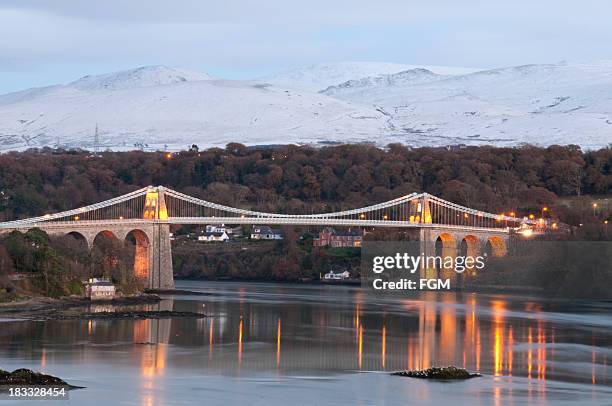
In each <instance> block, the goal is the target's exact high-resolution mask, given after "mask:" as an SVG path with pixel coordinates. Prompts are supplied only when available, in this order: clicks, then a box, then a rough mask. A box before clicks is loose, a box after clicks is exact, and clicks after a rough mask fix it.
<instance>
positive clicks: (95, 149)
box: [94, 123, 100, 155]
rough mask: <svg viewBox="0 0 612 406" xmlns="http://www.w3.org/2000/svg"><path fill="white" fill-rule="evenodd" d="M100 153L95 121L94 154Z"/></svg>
mask: <svg viewBox="0 0 612 406" xmlns="http://www.w3.org/2000/svg"><path fill="white" fill-rule="evenodd" d="M99 153H100V135H99V134H98V123H96V132H95V133H94V154H96V155H98V154H99Z"/></svg>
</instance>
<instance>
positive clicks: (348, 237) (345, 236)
mask: <svg viewBox="0 0 612 406" xmlns="http://www.w3.org/2000/svg"><path fill="white" fill-rule="evenodd" d="M362 241H363V236H362V235H361V233H360V232H359V231H351V230H349V231H337V230H335V229H334V228H332V227H325V228H324V229H323V230H321V232H320V233H319V237H318V238H315V239H314V240H312V245H313V246H315V247H326V246H330V247H333V248H346V247H354V248H358V247H361V242H362Z"/></svg>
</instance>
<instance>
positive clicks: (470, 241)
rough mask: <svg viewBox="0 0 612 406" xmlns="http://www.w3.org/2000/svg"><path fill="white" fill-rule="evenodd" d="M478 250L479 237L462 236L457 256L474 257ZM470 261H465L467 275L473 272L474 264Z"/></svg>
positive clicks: (479, 249) (478, 252)
mask: <svg viewBox="0 0 612 406" xmlns="http://www.w3.org/2000/svg"><path fill="white" fill-rule="evenodd" d="M480 251H481V247H480V239H479V238H478V237H476V236H474V235H471V234H468V235H466V236H464V237H463V239H462V240H461V242H460V244H459V256H461V257H471V258H476V257H477V256H479V255H480ZM472 261H474V260H472ZM472 261H469V262H466V267H465V270H466V271H468V272H467V274H468V275H470V274H471V275H473V274H474V272H475V264H474V262H472Z"/></svg>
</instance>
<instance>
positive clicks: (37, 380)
mask: <svg viewBox="0 0 612 406" xmlns="http://www.w3.org/2000/svg"><path fill="white" fill-rule="evenodd" d="M7 385H37V386H38V385H42V386H66V387H69V388H79V386H73V385H70V384H68V383H67V382H66V381H64V380H63V379H60V378H58V377H55V376H52V375H46V374H41V373H40V372H34V371H32V370H31V369H26V368H20V369H16V370H14V371H13V372H9V371H3V370H1V369H0V387H1V386H7Z"/></svg>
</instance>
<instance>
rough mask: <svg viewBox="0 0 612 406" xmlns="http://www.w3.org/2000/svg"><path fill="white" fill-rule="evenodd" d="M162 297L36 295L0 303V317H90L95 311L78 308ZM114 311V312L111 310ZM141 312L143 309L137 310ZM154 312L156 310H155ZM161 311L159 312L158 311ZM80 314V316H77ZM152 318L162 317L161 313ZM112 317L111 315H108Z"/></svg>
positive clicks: (139, 303) (130, 302)
mask: <svg viewBox="0 0 612 406" xmlns="http://www.w3.org/2000/svg"><path fill="white" fill-rule="evenodd" d="M160 300H161V298H160V297H159V296H158V295H152V294H141V295H130V296H120V297H116V298H114V299H113V300H109V301H104V302H92V301H91V300H89V299H88V298H85V297H80V296H79V297H77V296H70V297H64V298H58V299H55V298H47V297H35V298H30V299H27V300H22V301H16V302H8V303H2V304H0V318H2V319H18V320H23V319H25V320H51V319H68V318H73V319H74V318H88V317H87V316H88V315H90V316H91V314H94V313H89V312H88V311H87V310H81V309H78V308H87V307H89V306H90V305H92V304H93V305H98V304H99V305H113V306H130V305H143V304H154V303H158V302H159V301H160ZM111 313H113V312H111ZM123 313H132V312H123ZM133 313H140V314H141V317H143V316H142V314H143V313H146V312H142V311H135V312H133ZM153 313H154V312H153ZM158 313H159V312H158ZM77 316H79V317H77ZM151 316H152V318H160V317H159V315H157V316H156V317H155V315H154V314H152V315H151ZM107 318H111V317H107ZM117 318H125V314H124V315H120V314H118V315H117ZM143 318H145V317H143Z"/></svg>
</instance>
